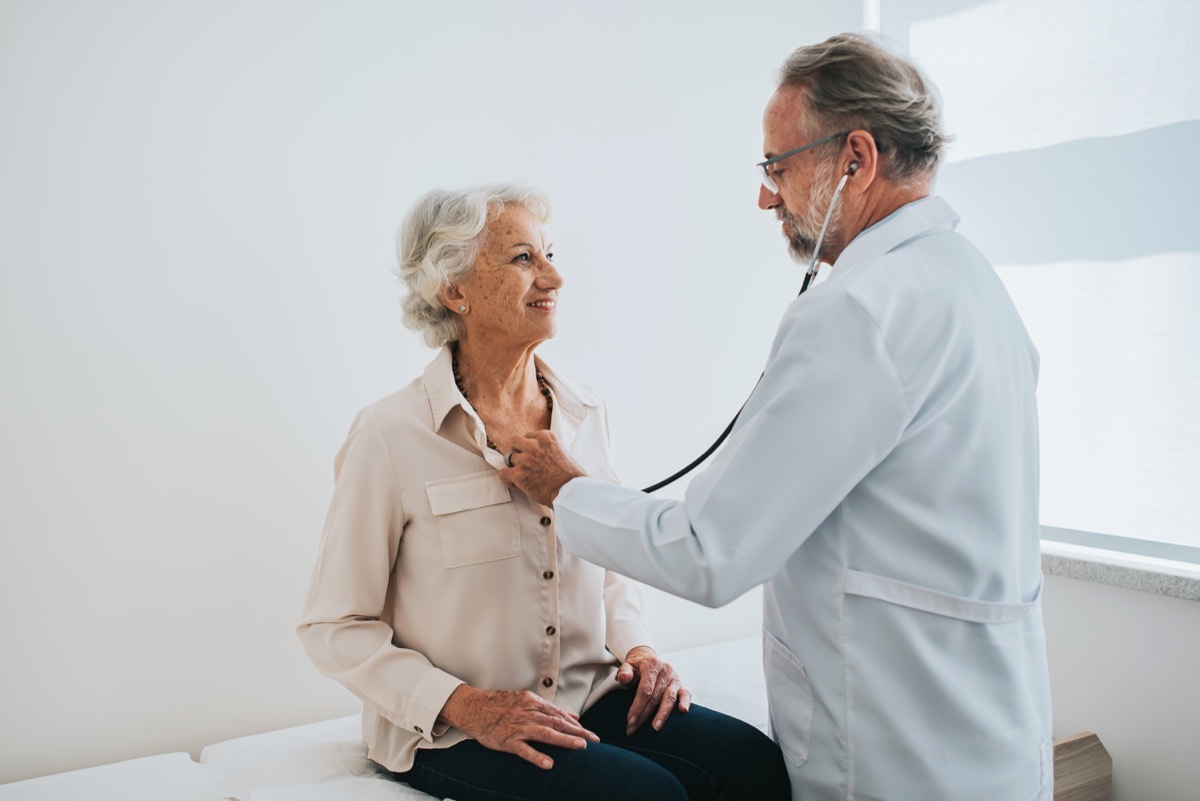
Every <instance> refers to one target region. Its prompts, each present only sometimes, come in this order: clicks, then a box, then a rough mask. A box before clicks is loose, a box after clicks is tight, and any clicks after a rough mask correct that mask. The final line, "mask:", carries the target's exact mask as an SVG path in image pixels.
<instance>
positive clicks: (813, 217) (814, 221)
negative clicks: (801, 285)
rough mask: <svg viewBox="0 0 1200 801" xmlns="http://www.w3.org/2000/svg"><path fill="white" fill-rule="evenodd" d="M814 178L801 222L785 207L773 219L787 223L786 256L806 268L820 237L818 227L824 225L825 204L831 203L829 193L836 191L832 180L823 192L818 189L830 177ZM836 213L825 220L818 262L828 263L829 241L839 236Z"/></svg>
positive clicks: (826, 210) (827, 207) (838, 217)
mask: <svg viewBox="0 0 1200 801" xmlns="http://www.w3.org/2000/svg"><path fill="white" fill-rule="evenodd" d="M830 172H832V171H830ZM816 178H817V180H816V181H815V182H814V184H813V188H812V190H811V191H810V192H809V194H808V204H807V205H806V207H805V209H804V212H803V216H804V219H803V220H800V219H799V218H797V217H796V215H794V214H792V213H791V212H789V211H788V210H787V209H785V208H780V209H779V210H778V212H776V216H777V217H778V218H779V219H780V220H782V221H784V222H787V224H788V225H790V226H791V227H792V235H791V236H790V237H788V238H787V246H788V253H790V254H791V256H792V258H793V259H795V260H796V262H797V263H798V264H803V265H804V266H806V267H807V266H808V264H809V262H811V261H812V257H813V252H814V251H815V250H816V248H817V237H818V236H820V235H821V224H822V223H824V222H825V215H826V214H828V213H829V202H830V201H831V200H833V194H834V192H835V191H836V189H837V184H836V181H834V182H831V183H829V184H828V186H827V188H825V189H821V188H819V185H820V184H824V183H826V181H829V180H830V179H832V178H833V176H832V174H830V175H828V176H827V175H822V174H818V175H817V176H816ZM840 211H841V210H840V209H835V210H834V212H833V217H831V218H830V220H829V230H827V231H826V232H825V240H824V241H823V242H821V252H820V254H819V258H820V259H821V260H822V261H827V260H828V259H827V256H828V255H829V253H830V245H829V243H830V241H831V240H837V238H838V236H839V235H840V231H839V228H840V227H841V226H840V225H839V222H840V218H841V214H840Z"/></svg>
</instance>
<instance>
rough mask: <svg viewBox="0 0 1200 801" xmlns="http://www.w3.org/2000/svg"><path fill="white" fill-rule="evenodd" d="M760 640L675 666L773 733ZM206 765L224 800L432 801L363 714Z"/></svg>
mask: <svg viewBox="0 0 1200 801" xmlns="http://www.w3.org/2000/svg"><path fill="white" fill-rule="evenodd" d="M761 642H762V641H761V639H760V638H759V637H747V638H744V639H740V640H730V641H727V642H723V643H717V644H715V645H704V646H700V647H697V648H689V649H687V650H683V651H675V652H672V653H668V654H665V655H664V656H665V657H666V658H667V659H668V660H669V661H670V662H671V663H672V664H673V665H675V667H676V669H677V670H678V671H679V675H680V676H681V677H682V679H683V682H684V685H685V686H686V687H688V689H690V690H691V691H692V693H693V700H694V703H698V704H703V705H704V706H707V707H709V708H711V709H716V710H718V711H720V712H724V713H725V714H728V715H732V716H734V717H737V718H740V719H742V720H744V721H746V722H747V723H750V724H751V725H754V726H757V727H758V728H759V729H762V730H764V731H765V730H766V728H767V701H766V686H765V683H764V680H763V672H762V644H761ZM200 762H201V763H203V764H204V766H206V767H208V768H211V769H212V770H213V771H214V772H215V773H216V774H217V775H218V776H219V777H220V780H221V783H222V784H221V786H222V787H223V791H222V795H224V796H230V797H233V798H237V799H240V801H318V800H319V799H346V800H347V801H376V800H377V799H428V798H430V797H431V796H428V795H425V794H424V793H420V792H418V791H416V790H414V789H412V788H411V787H408V786H407V785H404V784H401V783H399V782H395V781H392V780H391V779H389V778H387V777H386V776H385V775H383V774H381V773H380V772H379V769H378V768H376V767H375V765H374V764H373V763H372V762H371V761H370V760H368V759H367V749H366V746H365V745H364V744H363V742H362V735H361V730H360V717H359V716H358V715H352V716H349V717H345V718H337V719H334V720H327V721H322V722H320V723H311V724H308V725H305V726H297V727H295V728H290V729H281V730H278V731H272V732H266V733H265V734H256V735H252V736H249V737H239V738H237V739H235V740H226V741H224V742H220V743H215V744H213V745H210V746H208V747H207V748H205V749H204V751H203V752H202V753H201V754H200Z"/></svg>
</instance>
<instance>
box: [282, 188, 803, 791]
mask: <svg viewBox="0 0 1200 801" xmlns="http://www.w3.org/2000/svg"><path fill="white" fill-rule="evenodd" d="M548 217H549V203H548V201H547V199H546V198H545V197H544V196H543V195H542V194H541V193H539V192H537V191H534V190H531V189H528V188H524V187H520V186H513V185H494V186H484V187H478V188H473V189H469V190H466V191H462V192H445V191H435V192H430V193H429V194H427V195H425V196H424V197H423V198H421V199H420V200H419V201H418V202H417V204H416V206H415V207H414V208H413V209H412V211H411V212H410V213H409V215H408V217H407V219H406V220H405V221H404V224H403V226H402V228H401V232H400V274H401V277H402V278H403V280H404V283H405V284H406V286H407V289H408V296H407V297H406V298H405V300H404V316H405V323H406V324H407V325H408V326H410V327H412V328H415V329H417V330H419V331H421V332H422V333H423V334H424V336H425V340H426V341H427V342H428V343H429V344H430V345H431V346H432V347H435V348H441V350H440V351H439V352H438V354H437V356H436V357H435V358H434V360H433V361H432V362H431V363H430V365H429V366H428V367H427V368H426V370H425V372H424V375H422V376H420V377H418V378H417V379H416V380H414V381H413V382H412V383H411V384H409V385H408V386H407V387H405V388H404V389H401V390H400V391H399V392H397V393H395V394H393V395H390V396H388V397H386V398H384V399H383V400H381V401H379V402H378V403H375V404H373V405H371V406H368V407H367V408H366V409H364V410H363V411H361V412H360V413H359V415H358V417H357V418H356V419H355V421H354V424H353V425H352V426H351V429H350V434H349V437H348V438H347V440H346V443H345V445H343V446H342V449H341V451H340V452H339V453H338V456H337V459H336V463H335V472H336V484H335V487H334V493H333V500H332V503H331V504H330V509H329V515H328V519H327V521H326V525H325V532H324V536H323V538H322V542H321V547H320V554H319V557H318V560H317V566H316V569H315V571H314V574H313V579H312V585H311V589H310V591H309V596H308V604H307V608H306V611H305V614H304V620H303V622H302V623H301V624H300V627H299V633H300V638H301V640H302V641H303V643H304V646H305V648H306V649H307V651H308V654H309V656H310V657H311V658H312V660H313V662H314V663H315V664H316V666H317V668H318V669H319V670H320V671H321V672H322V673H324V674H325V675H327V676H329V677H331V678H334V679H337V680H338V681H340V682H341V683H342V684H344V685H345V686H346V687H347V688H348V689H350V690H351V692H353V693H354V694H355V695H357V696H358V697H359V698H361V699H362V701H363V738H364V739H365V740H366V742H367V746H368V749H369V754H370V756H371V758H372V759H374V760H375V761H376V762H378V763H379V764H381V765H382V766H383V767H385V768H386V769H388V770H389V771H392V772H393V774H394V775H395V776H396V777H397V778H399V779H402V780H403V781H405V782H408V783H409V784H411V785H412V786H413V787H416V788H417V789H420V790H423V791H425V792H427V793H430V794H433V795H436V796H438V797H443V796H450V797H453V798H454V799H456V801H472V800H473V799H500V798H503V799H605V801H611V800H612V799H614V798H616V799H620V798H647V799H684V798H691V799H700V798H703V799H739V798H745V799H751V798H753V799H756V801H763V800H764V799H773V798H778V799H784V798H788V797H789V788H788V779H787V773H786V770H785V768H784V765H783V760H782V758H781V755H780V752H779V750H778V748H777V747H776V746H775V744H774V743H772V742H771V741H770V740H769V739H768V738H767V737H766V736H764V735H763V734H762V733H761V732H759V731H758V730H757V729H754V728H753V727H751V726H748V725H746V724H744V723H742V722H741V721H739V720H736V719H734V718H730V717H727V716H725V715H721V714H719V713H716V712H713V711H711V710H707V709H704V708H703V707H700V706H695V705H692V704H691V698H690V695H689V693H688V691H687V690H686V689H684V688H683V686H682V685H681V683H680V679H679V677H678V675H677V674H676V672H675V670H674V669H673V668H672V667H671V665H669V664H668V663H666V662H664V661H663V660H662V659H661V658H659V656H658V655H657V654H656V653H655V651H654V649H653V648H652V647H651V646H650V638H649V636H648V634H647V633H646V629H645V625H644V622H643V620H644V615H645V613H644V608H643V600H642V596H641V592H640V589H639V587H638V586H637V585H635V584H633V583H631V582H630V581H629V580H627V579H624V578H622V577H620V576H617V575H616V574H613V573H608V572H606V571H604V570H603V569H601V568H598V567H596V566H594V565H591V564H588V563H586V562H583V561H580V560H579V559H576V558H574V557H572V556H569V555H567V554H564V553H563V552H562V550H561V549H560V548H559V545H558V542H557V540H556V538H555V534H554V519H553V510H552V509H550V508H548V507H544V506H540V505H538V504H536V503H534V502H533V501H532V500H530V499H529V498H528V497H527V496H525V495H524V494H522V493H521V492H519V491H517V490H513V489H510V488H509V487H506V486H505V485H504V484H503V483H501V481H500V479H499V478H498V475H497V473H498V471H499V470H500V469H501V468H503V467H504V465H505V461H506V455H507V454H509V453H510V452H511V451H513V450H514V449H515V448H514V445H515V443H517V442H518V440H520V439H521V438H522V437H523V436H525V435H527V434H529V433H530V432H536V431H543V430H549V431H552V432H554V433H555V434H556V435H557V436H558V438H559V440H560V441H561V442H563V443H566V445H567V447H568V449H569V450H570V453H571V454H572V456H573V457H574V458H575V459H576V460H577V461H578V462H579V463H580V464H581V465H583V466H584V467H585V468H586V469H587V471H588V472H589V474H591V475H593V476H608V477H610V478H611V479H612V480H614V481H615V480H616V479H615V476H613V472H612V469H611V468H610V466H609V455H608V430H607V426H606V417H605V412H604V407H603V405H602V403H601V401H600V399H599V397H598V396H597V395H595V394H594V393H592V392H590V391H589V390H587V389H585V388H584V387H582V386H581V385H579V384H576V383H574V382H571V381H569V380H567V379H566V378H565V377H563V376H562V375H560V374H558V373H556V372H555V371H553V370H551V369H550V367H549V366H547V365H546V364H545V363H544V362H542V361H541V359H539V358H536V357H535V356H534V351H535V350H536V349H537V347H538V345H540V344H541V343H542V342H544V341H546V340H547V339H549V338H550V337H552V336H554V334H555V328H556V317H557V313H558V298H559V292H560V290H561V289H562V285H563V280H562V276H561V275H560V273H559V271H558V268H557V267H556V266H555V265H554V262H553V253H552V248H551V246H550V243H549V241H548V240H547V238H546V231H545V228H544V225H545V223H546V221H547V219H548ZM614 655H616V658H614ZM676 711H677V712H678V713H679V714H672V713H673V712H676ZM647 723H648V725H643V724H647Z"/></svg>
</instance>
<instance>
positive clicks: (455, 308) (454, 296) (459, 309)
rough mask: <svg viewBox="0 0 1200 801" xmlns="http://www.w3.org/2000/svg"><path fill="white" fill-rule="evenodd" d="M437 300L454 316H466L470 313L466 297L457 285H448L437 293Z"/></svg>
mask: <svg viewBox="0 0 1200 801" xmlns="http://www.w3.org/2000/svg"><path fill="white" fill-rule="evenodd" d="M438 299H439V300H441V301H442V305H443V306H445V307H446V308H447V309H449V310H450V311H452V312H454V313H456V314H466V313H467V312H468V311H470V304H469V303H467V296H466V295H464V294H463V291H462V289H461V288H460V287H459V286H458V284H450V285H448V286H447V287H446V288H445V289H443V290H442V291H441V292H439V293H438Z"/></svg>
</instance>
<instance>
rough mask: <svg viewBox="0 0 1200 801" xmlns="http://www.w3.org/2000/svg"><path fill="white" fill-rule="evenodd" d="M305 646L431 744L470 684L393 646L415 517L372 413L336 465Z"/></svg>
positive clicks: (323, 668)
mask: <svg viewBox="0 0 1200 801" xmlns="http://www.w3.org/2000/svg"><path fill="white" fill-rule="evenodd" d="M334 477H335V480H334V490H333V499H332V501H331V502H330V505H329V513H328V515H327V517H326V520H325V530H324V533H323V535H322V537H321V545H320V548H319V551H318V556H317V563H316V567H315V568H314V569H313V574H312V580H311V583H310V585H309V591H308V600H307V603H306V604H305V608H304V616H303V619H302V620H301V622H300V625H299V626H298V628H297V634H298V636H299V638H300V642H301V643H302V644H303V645H304V648H305V650H306V651H307V652H308V656H309V658H310V659H311V660H312V661H313V664H314V665H315V666H316V668H317V670H319V671H320V672H321V673H322V674H324V675H325V676H327V677H329V678H331V679H334V680H336V681H338V682H340V683H341V684H342V685H344V686H345V687H346V688H347V689H348V690H350V692H352V693H354V694H355V695H356V696H358V697H359V698H360V699H362V701H363V702H364V703H366V704H369V705H370V706H371V707H372V708H374V709H375V710H376V711H378V712H379V714H380V715H382V716H383V717H384V718H386V719H387V720H389V721H390V722H392V723H393V724H395V725H396V726H399V727H401V728H403V729H407V730H409V731H413V732H416V733H418V734H420V735H422V737H424V739H426V740H429V741H430V742H432V741H433V739H434V738H435V737H437V736H440V735H442V734H444V733H445V731H446V730H447V729H448V728H449V727H448V726H446V725H444V724H443V725H438V724H437V716H438V714H439V713H440V712H441V709H442V706H443V705H444V704H445V702H446V699H447V698H449V697H450V694H451V693H452V692H453V691H454V689H455V688H456V687H458V685H460V684H462V683H463V682H462V681H461V680H460V679H458V678H455V677H454V676H451V675H450V674H448V673H446V672H444V671H442V670H440V669H438V668H437V667H434V665H433V664H432V663H431V662H430V661H429V660H428V659H426V658H425V656H424V655H422V654H420V653H418V652H417V651H413V650H410V649H406V648H400V647H398V646H396V645H395V644H394V643H393V636H392V635H393V631H392V628H391V626H389V625H388V624H387V623H386V622H384V621H383V620H382V619H381V616H382V615H383V610H384V606H385V601H386V598H387V595H388V585H389V581H390V580H391V574H392V567H393V566H394V564H395V561H396V554H397V551H398V549H399V546H400V537H401V536H402V534H403V532H404V526H405V523H406V522H407V518H406V516H405V513H404V507H403V505H402V503H401V499H400V492H399V488H398V485H397V482H396V477H395V473H394V471H393V468H392V463H391V458H390V456H389V453H388V451H387V448H386V446H385V444H384V442H383V436H382V434H381V433H380V430H379V427H378V425H377V424H376V422H375V419H374V416H373V415H372V413H371V410H370V409H365V410H363V411H362V412H360V413H359V415H358V417H356V418H355V421H354V424H353V425H352V426H351V429H350V434H349V436H348V437H347V439H346V442H345V444H344V445H343V446H342V448H341V450H340V451H339V452H338V454H337V458H336V460H335V462H334Z"/></svg>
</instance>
